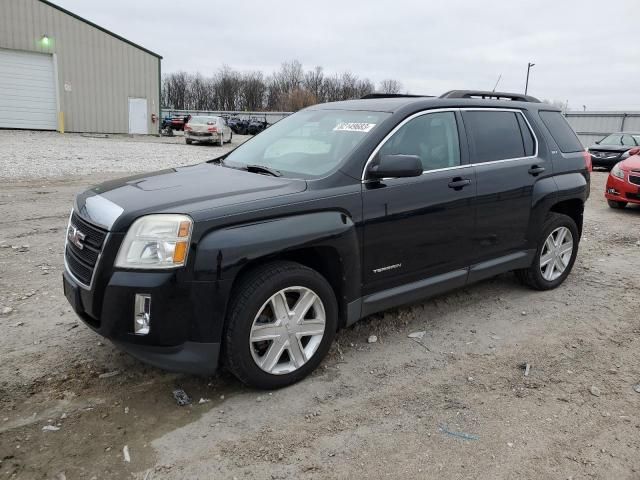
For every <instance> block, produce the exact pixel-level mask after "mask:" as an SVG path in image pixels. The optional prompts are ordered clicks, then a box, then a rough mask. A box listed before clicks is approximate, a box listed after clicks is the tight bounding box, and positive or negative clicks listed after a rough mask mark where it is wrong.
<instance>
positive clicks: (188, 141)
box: [184, 138, 193, 145]
mask: <svg viewBox="0 0 640 480" xmlns="http://www.w3.org/2000/svg"><path fill="white" fill-rule="evenodd" d="M184 141H185V143H186V144H187V145H191V143H193V141H192V140H191V139H190V138H185V139H184Z"/></svg>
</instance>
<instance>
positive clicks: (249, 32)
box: [53, 0, 640, 110]
mask: <svg viewBox="0 0 640 480" xmlns="http://www.w3.org/2000/svg"><path fill="white" fill-rule="evenodd" d="M53 1H54V3H57V4H58V5H60V6H62V7H64V8H66V9H68V10H71V11H72V12H74V13H76V14H78V15H80V16H82V17H85V18H87V19H88V20H91V21H93V22H95V23H97V24H98V25H101V26H103V27H105V28H107V29H109V30H111V31H113V32H115V33H117V34H119V35H121V36H123V37H125V38H127V39H129V40H131V41H133V42H136V43H138V44H140V45H142V46H144V47H146V48H148V49H150V50H153V51H155V52H157V53H159V54H160V55H162V56H163V57H164V59H163V60H162V71H163V72H165V73H166V72H173V71H178V70H184V71H187V72H192V73H196V72H200V73H202V74H203V75H211V74H212V73H213V72H215V71H216V70H217V69H219V68H220V67H221V66H222V65H223V64H226V65H229V66H230V67H232V68H235V69H237V70H241V71H245V70H262V71H264V72H265V73H268V72H271V71H273V70H275V69H277V68H278V67H279V65H280V63H282V62H283V61H287V60H293V59H297V60H299V61H300V62H301V63H302V64H303V65H304V67H305V68H312V67H314V66H315V65H322V66H323V67H324V69H325V72H328V73H333V72H343V71H346V70H347V71H351V72H352V73H354V74H356V75H358V76H360V77H368V78H369V79H371V80H372V81H373V82H374V83H376V84H377V83H378V82H379V81H380V80H382V79H384V78H395V79H397V80H400V81H401V82H402V84H403V86H404V88H405V90H408V91H409V92H410V93H424V94H432V95H438V94H440V93H443V92H445V91H447V90H451V89H460V88H472V89H485V90H491V89H493V86H494V84H495V82H496V80H497V79H498V75H500V74H502V79H501V80H500V83H499V85H498V90H503V91H514V92H522V91H524V83H525V77H526V71H527V62H529V61H530V62H533V63H535V64H536V65H535V67H533V68H532V70H531V77H530V80H529V93H530V94H531V95H534V96H538V97H540V98H545V99H550V100H559V101H563V102H564V101H567V100H568V101H569V108H571V109H582V106H583V105H586V107H587V109H599V110H603V109H635V110H640V41H638V38H640V13H639V10H638V6H639V5H638V0H608V1H606V2H604V1H602V0H600V1H596V0H583V1H568V0H540V1H535V0H530V1H526V2H525V1H520V0H510V1H508V0H505V1H502V0H485V1H473V0H467V1H463V0H447V1H425V0H422V1H421V0H393V1H384V2H383V1H377V0H368V1H359V0H358V1H353V0H339V1H337V0H323V1H322V2H313V4H312V2H308V1H305V0H270V1H266V2H265V1H261V2H258V1H225V2H220V1H212V0H190V1H188V2H184V1H178V0H174V1H166V0H135V1H133V0H109V1H108V2H105V1H93V0H91V1H87V0H53ZM191 5H192V6H193V8H191Z"/></svg>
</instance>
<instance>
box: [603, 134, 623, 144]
mask: <svg viewBox="0 0 640 480" xmlns="http://www.w3.org/2000/svg"><path fill="white" fill-rule="evenodd" d="M600 145H622V135H620V134H619V133H613V134H611V135H609V136H608V137H604V138H603V139H602V140H600Z"/></svg>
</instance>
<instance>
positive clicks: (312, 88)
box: [303, 66, 324, 101]
mask: <svg viewBox="0 0 640 480" xmlns="http://www.w3.org/2000/svg"><path fill="white" fill-rule="evenodd" d="M323 80H324V70H323V69H322V67H320V66H317V67H315V68H314V69H313V70H309V71H308V72H307V73H305V74H304V80H303V85H304V88H305V90H307V91H308V92H310V93H311V94H313V96H314V97H315V98H316V101H321V97H322V81H323Z"/></svg>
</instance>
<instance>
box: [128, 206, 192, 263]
mask: <svg viewBox="0 0 640 480" xmlns="http://www.w3.org/2000/svg"><path fill="white" fill-rule="evenodd" d="M192 226H193V220H191V218H189V217H187V216H186V215H173V214H158V215H147V216H145V217H140V218H139V219H137V220H136V221H135V222H133V225H131V227H130V228H129V231H128V232H127V235H126V236H125V238H124V241H123V242H122V245H120V251H119V252H118V257H117V258H116V267H119V268H141V269H146V268H148V269H151V268H155V269H159V268H176V267H182V266H183V265H184V264H185V263H186V261H187V253H188V252H189V243H190V241H191V227H192Z"/></svg>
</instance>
